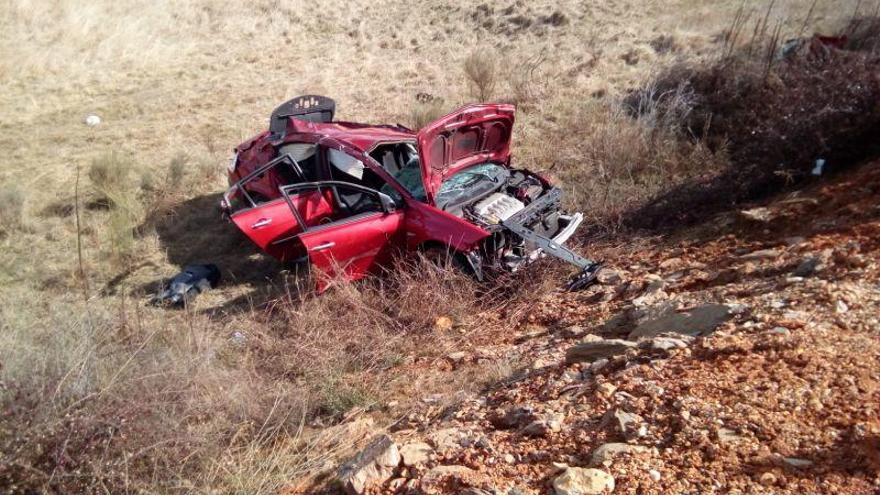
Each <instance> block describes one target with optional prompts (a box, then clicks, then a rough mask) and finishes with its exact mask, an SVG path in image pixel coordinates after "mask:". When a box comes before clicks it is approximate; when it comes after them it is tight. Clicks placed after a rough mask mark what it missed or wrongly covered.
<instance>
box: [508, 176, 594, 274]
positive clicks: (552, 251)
mask: <svg viewBox="0 0 880 495" xmlns="http://www.w3.org/2000/svg"><path fill="white" fill-rule="evenodd" d="M561 197H562V192H561V191H560V190H559V189H557V188H554V189H552V190H551V191H550V192H549V193H548V194H546V195H545V196H544V197H542V198H541V199H539V200H537V201H535V202H533V203H532V204H530V205H529V206H528V207H527V208H525V209H524V210H522V211H520V212H519V213H517V214H516V215H514V216H512V217H510V218H508V219H507V220H505V221H503V222H501V225H502V226H504V227H505V228H506V229H508V230H509V231H511V232H513V233H514V234H516V235H517V236H519V237H520V238H522V239H523V240H524V241H525V242H526V243H527V244H528V245H531V246H534V247H535V249H534V250H533V251H532V252H530V253H529V254H528V258H529V260H530V261H534V260H536V259H538V258H540V257H542V256H545V255H549V256H553V257H554V258H558V259H560V260H562V261H565V262H566V263H569V264H572V265H574V266H576V267H578V268H579V271H578V273H577V274H575V276H574V277H573V278H572V280H571V281H569V283H568V285H567V287H568V289H569V290H577V289H582V288H584V287H587V286H588V285H590V284H591V283H592V282H593V281H594V280H595V279H596V274H597V273H598V271H599V266H600V265H599V263H597V262H595V261H593V260H590V259H587V258H584V257H583V256H581V255H579V254H577V253H575V252H574V251H572V250H571V249H568V248H566V247H565V245H564V244H565V242H567V241H568V240H569V239H570V238H571V236H572V235H574V233H575V231H576V230H577V229H578V227H579V226H580V225H581V223H583V221H584V215H583V214H582V213H574V214H572V215H560V216H559V221H560V224H563V226H562V228H561V229H559V231H558V232H557V233H556V235H554V236H553V238H552V239H551V238H549V237H546V236H544V235H542V234H540V233H538V232H535V231H534V230H532V229H531V228H529V227H527V225H534V224H535V221H536V220H537V219H540V218H542V217H543V215H546V214H547V212H548V211H550V212H552V211H558V208H559V205H560V199H561Z"/></svg>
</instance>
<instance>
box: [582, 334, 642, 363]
mask: <svg viewBox="0 0 880 495" xmlns="http://www.w3.org/2000/svg"><path fill="white" fill-rule="evenodd" d="M634 347H636V343H635V342H629V341H626V340H621V339H598V340H591V341H587V342H582V343H580V344H577V345H575V346H574V347H570V348H569V349H568V351H566V352H565V362H566V363H568V364H572V363H582V362H593V361H596V360H598V359H602V358H608V357H612V356H617V355H620V354H623V353H625V352H626V351H627V350H629V349H632V348H634Z"/></svg>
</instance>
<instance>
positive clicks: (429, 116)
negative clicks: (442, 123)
mask: <svg viewBox="0 0 880 495" xmlns="http://www.w3.org/2000/svg"><path fill="white" fill-rule="evenodd" d="M444 114H445V111H444V108H443V103H442V101H438V100H437V99H431V100H429V101H424V102H422V101H419V102H416V104H415V105H413V107H412V108H411V109H410V112H409V120H410V125H411V126H412V128H413V129H415V130H419V129H421V128H423V127H425V126H426V125H428V124H430V123H431V122H433V121H435V120H437V119H439V118H440V117H442V116H443V115H444Z"/></svg>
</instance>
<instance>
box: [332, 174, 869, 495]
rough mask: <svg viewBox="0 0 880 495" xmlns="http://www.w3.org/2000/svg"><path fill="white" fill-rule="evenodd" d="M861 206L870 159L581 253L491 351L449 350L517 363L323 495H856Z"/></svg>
mask: <svg viewBox="0 0 880 495" xmlns="http://www.w3.org/2000/svg"><path fill="white" fill-rule="evenodd" d="M878 195H880V162H873V163H868V164H865V165H863V166H861V167H859V168H858V169H856V170H855V171H853V172H851V173H847V174H845V175H841V176H839V177H837V178H834V179H829V180H827V181H824V182H821V183H817V184H814V185H813V186H810V187H808V188H806V189H803V190H801V191H796V192H793V193H791V194H788V195H785V196H781V197H776V198H775V199H773V200H772V201H769V202H766V203H764V204H755V205H751V206H750V207H749V208H747V209H745V210H741V211H739V212H733V213H729V214H725V215H723V216H721V217H718V218H715V219H713V221H712V222H710V223H708V224H705V225H702V226H699V227H696V228H694V229H691V230H689V231H687V232H682V233H680V234H679V235H677V236H676V237H674V238H668V239H656V238H652V239H643V240H641V241H640V242H631V243H629V244H628V245H627V246H625V247H621V246H618V245H613V244H611V243H608V244H606V245H604V246H601V247H599V249H598V251H599V252H598V253H597V254H598V255H604V256H605V258H606V260H607V265H608V271H607V272H606V273H605V275H604V276H603V278H602V281H603V283H602V284H600V285H597V286H595V287H594V288H592V289H591V290H590V291H588V292H583V293H554V294H550V295H547V296H546V297H544V298H543V299H542V301H541V303H540V305H539V309H538V310H537V311H536V312H534V313H533V315H532V317H530V318H529V321H530V322H531V323H529V324H527V325H524V326H522V327H520V328H516V329H513V331H511V333H510V336H509V338H508V339H506V340H502V341H500V342H497V343H495V344H494V345H491V346H482V347H476V346H473V347H470V346H469V347H467V348H464V349H462V351H461V352H460V353H456V355H454V356H452V355H451V356H450V357H449V360H450V363H452V365H453V366H455V365H457V363H461V362H467V361H469V360H475V359H481V358H482V357H481V356H486V355H508V356H509V355H512V354H518V355H520V356H521V358H522V362H524V363H528V366H526V369H525V370H524V371H523V372H522V373H521V374H520V375H518V376H515V377H514V378H512V379H511V380H509V381H507V382H505V383H501V384H499V385H497V386H495V387H494V388H492V389H490V390H488V391H486V392H485V394H483V395H481V396H477V397H473V398H472V399H471V400H468V401H465V402H464V403H462V404H460V405H458V406H456V407H453V408H451V409H447V410H444V411H436V410H434V411H431V409H430V407H429V406H426V408H425V409H426V411H428V414H425V412H426V411H422V412H414V413H412V414H410V415H409V416H408V417H407V418H405V419H404V420H402V421H401V422H399V423H397V424H396V425H394V426H393V427H392V428H391V431H389V432H388V435H389V436H390V438H391V440H392V442H393V443H388V445H385V447H382V448H379V450H380V451H381V452H382V453H383V455H385V456H386V457H385V458H384V459H385V460H386V461H387V460H388V457H387V456H389V455H390V459H391V462H390V464H391V465H385V466H384V467H382V466H379V465H378V464H375V463H374V464H372V466H373V468H376V467H377V466H379V467H380V469H373V471H371V473H373V474H375V476H373V477H370V476H366V475H365V473H364V471H358V469H360V468H361V467H363V466H369V465H370V462H373V461H374V460H375V459H376V458H371V457H369V456H367V458H365V457H363V456H362V457H361V458H360V459H359V461H360V463H361V464H360V465H359V464H357V463H355V464H352V465H349V471H348V474H347V476H348V477H347V478H344V479H343V480H342V481H343V483H344V484H343V486H344V487H346V488H347V490H348V491H349V492H353V491H357V490H360V489H363V490H366V491H371V490H372V491H374V492H388V493H391V492H397V493H470V494H514V493H518V494H530V493H553V492H554V491H555V493H603V492H602V491H601V490H602V489H606V490H607V489H609V488H611V487H612V486H613V487H614V488H613V493H642V494H644V493H657V494H660V493H706V492H715V491H718V492H724V493H847V494H848V493H866V494H867V493H876V491H877V490H878V489H880V423H878V421H877V417H878V404H880V370H878V368H877V363H878V362H880V361H878V359H880V320H878V316H877V315H878V314H880V264H878V259H880V241H878V239H880V207H878V205H877V197H878ZM682 332H684V333H682ZM389 449H391V450H393V452H392V451H391V450H389ZM394 454H397V457H395V455H394ZM399 454H402V456H400V455H399ZM377 458H378V457H377ZM386 464H388V463H387V462H386ZM351 469H354V475H364V477H363V480H367V481H366V484H360V485H358V484H357V483H354V484H352V483H353V482H352V479H354V480H355V481H357V476H354V475H353V474H352V471H351ZM376 473H378V474H376ZM352 476H354V478H353V477H352ZM346 483H347V484H346Z"/></svg>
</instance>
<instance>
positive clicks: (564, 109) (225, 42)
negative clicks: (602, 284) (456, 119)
mask: <svg viewBox="0 0 880 495" xmlns="http://www.w3.org/2000/svg"><path fill="white" fill-rule="evenodd" d="M811 3H812V2H808V1H806V0H805V1H795V0H791V1H788V2H778V5H777V6H776V10H774V11H773V13H772V16H771V19H772V22H773V23H775V22H776V20H777V19H779V20H780V22H782V24H780V25H779V26H780V30H781V32H783V33H785V34H786V35H788V34H791V33H797V31H798V30H799V29H802V30H803V29H806V30H812V29H813V28H814V27H815V26H819V27H820V28H825V29H830V28H831V27H833V26H837V25H840V22H841V19H840V17H839V16H840V15H842V14H841V13H840V12H841V9H840V8H839V7H837V6H836V5H835V4H836V2H815V5H814V6H813V8H811V7H810V4H811ZM851 3H852V4H853V5H852V7H853V8H852V9H843V10H848V12H847V14H846V15H847V16H848V17H847V19H844V21H847V20H849V16H851V17H852V19H856V18H859V19H860V18H861V17H859V16H852V15H851V12H852V11H853V9H855V7H856V5H855V4H856V2H851ZM739 5H740V2H733V1H724V2H717V4H715V5H707V4H705V3H703V2H691V1H684V0H682V1H677V2H671V3H670V2H628V1H617V2H594V3H589V4H587V5H582V4H581V3H577V2H561V3H556V2H554V3H552V5H551V3H549V2H543V3H536V4H529V5H525V4H524V3H522V2H516V3H512V4H508V3H506V2H490V3H487V4H483V5H480V6H478V7H472V6H460V7H459V6H455V7H450V6H449V5H446V4H444V3H442V2H441V3H428V4H419V5H413V4H412V3H408V2H395V1H382V2H379V3H376V2H352V3H349V2H346V3H344V4H343V3H336V4H333V5H329V6H322V7H321V8H317V7H303V6H299V5H296V4H279V3H277V2H256V3H253V2H225V3H215V2H208V1H200V2H193V3H188V4H186V5H179V4H177V3H175V2H167V1H162V2H137V1H134V0H125V1H116V2H95V3H92V4H88V5H85V4H82V3H81V2H73V1H65V0H61V1H58V2H30V1H25V0H0V26H2V27H3V29H2V30H0V75H2V77H3V81H4V82H3V83H2V85H0V112H2V114H0V130H2V132H0V148H2V151H3V166H2V167H0V181H2V184H0V300H2V301H3V303H2V305H0V410H2V411H3V412H4V413H3V415H2V417H0V456H2V457H0V489H2V490H3V491H7V492H12V493H33V492H57V493H74V492H111V493H116V492H123V491H133V492H137V491H141V492H149V493H155V492H172V491H182V492H199V493H208V492H210V493H274V492H276V491H277V490H278V489H279V488H280V487H282V486H284V485H285V484H289V483H291V481H292V480H297V479H300V478H303V477H306V476H307V475H314V474H316V473H320V472H321V471H322V470H324V469H326V467H327V465H326V464H325V461H327V460H330V459H334V458H335V456H336V455H337V454H338V453H340V452H345V451H347V450H348V449H350V448H351V443H352V439H350V438H348V437H345V435H342V434H340V433H338V432H337V430H334V429H333V428H325V427H327V426H329V425H332V424H334V422H336V421H338V420H339V419H340V418H343V417H347V418H350V417H351V416H352V415H357V414H367V413H368V414H371V415H372V416H374V417H375V418H376V420H377V421H378V422H379V423H380V425H382V424H386V423H388V422H391V421H394V420H395V419H396V418H397V417H399V416H401V415H403V414H406V412H407V411H408V408H409V407H410V406H411V404H412V403H414V402H417V401H419V400H420V399H421V398H423V397H426V396H431V395H432V394H436V393H440V394H443V395H444V396H445V397H447V399H445V400H454V398H455V397H456V393H457V392H459V391H464V390H468V389H471V390H472V389H474V388H478V387H480V386H482V385H483V384H485V383H487V382H490V381H492V380H496V379H500V378H502V377H503V376H504V375H507V374H509V373H512V372H514V371H515V368H516V363H515V362H512V363H509V364H505V365H504V366H498V365H497V364H494V365H492V367H490V368H480V367H479V366H478V365H474V368H473V369H465V370H461V369H459V370H456V371H455V372H454V373H453V372H452V370H449V369H446V368H444V367H443V366H439V365H435V363H436V361H437V358H438V357H441V356H443V355H445V354H446V353H448V352H449V351H450V350H453V349H455V348H456V346H457V345H459V344H460V342H461V341H463V340H480V339H485V340H491V338H492V336H493V335H497V334H499V333H504V332H506V331H507V329H508V328H509V327H510V326H512V325H515V324H517V323H519V322H521V321H523V320H524V319H525V318H526V317H527V314H528V311H529V307H530V306H529V305H530V297H529V296H530V295H531V294H534V293H540V292H541V291H544V290H549V288H550V287H552V286H553V285H554V283H555V281H557V280H558V277H559V276H560V275H561V274H560V273H559V272H558V271H555V272H553V273H552V275H551V276H536V277H532V279H531V280H527V279H524V278H523V279H517V280H514V281H507V282H503V283H499V284H497V285H496V286H489V287H486V286H477V285H475V284H474V283H473V282H471V281H470V280H466V279H464V278H462V277H459V276H457V275H454V274H449V273H446V272H444V271H437V270H431V269H428V268H427V265H424V264H421V263H415V264H413V265H411V266H406V267H402V269H401V270H400V271H399V273H398V274H397V275H395V276H393V277H390V278H385V279H380V280H375V281H370V282H368V283H365V284H359V285H357V286H350V285H341V286H339V287H337V288H335V290H333V291H331V292H329V293H328V294H327V295H325V296H324V297H321V298H315V297H312V296H309V295H299V293H298V291H297V290H296V289H297V285H298V283H297V282H296V277H294V275H295V274H291V273H288V272H283V271H281V270H280V267H278V266H277V265H276V264H275V263H274V262H272V261H271V260H267V259H265V258H264V257H262V256H261V255H259V254H257V253H256V251H255V250H253V249H252V248H251V247H250V246H249V244H248V242H247V240H245V239H243V238H241V237H239V236H238V235H237V234H236V233H235V232H234V229H233V228H232V227H231V226H229V225H225V224H223V223H222V222H221V221H220V220H219V218H218V216H217V214H216V210H215V209H214V207H215V205H216V203H217V199H218V197H219V192H220V191H222V188H223V186H224V180H223V163H224V159H225V157H226V153H227V151H228V150H229V149H230V148H231V147H232V146H234V145H235V144H236V143H238V142H239V141H240V140H241V139H243V138H246V137H248V136H250V135H252V134H253V133H255V132H256V131H257V130H259V129H260V128H262V127H263V126H264V125H265V120H266V117H267V115H268V113H269V112H270V111H271V109H272V108H273V107H274V106H275V105H276V104H277V102H279V101H281V100H283V99H284V98H285V97H290V96H292V95H295V94H301V93H319V94H320V93H323V94H328V95H330V96H332V97H334V98H336V99H337V101H338V102H339V104H340V106H339V117H340V118H343V119H346V120H356V121H357V120H359V121H375V122H394V121H401V122H408V123H409V124H411V125H413V126H414V127H416V128H417V127H421V126H422V125H424V124H425V123H427V122H429V121H431V120H432V119H433V118H435V117H436V116H438V115H439V114H441V113H442V112H443V111H445V110H448V109H450V108H453V107H455V106H457V105H458V104H461V103H464V102H467V101H471V100H475V99H480V100H484V99H494V100H503V101H513V102H516V103H517V104H518V105H519V107H520V113H519V115H518V116H517V118H518V123H517V128H516V136H515V159H516V160H517V163H518V164H520V165H521V166H525V167H528V168H532V169H535V170H544V171H545V172H549V173H550V174H551V175H554V176H556V177H558V178H559V179H561V180H562V182H563V183H564V184H565V186H566V189H567V190H568V191H570V193H569V194H570V200H569V201H570V203H571V204H572V205H573V206H577V207H579V208H582V209H584V211H585V212H586V213H587V214H588V215H589V217H590V219H591V220H593V221H594V222H595V224H597V225H602V226H605V227H608V228H612V229H613V228H616V227H617V226H619V225H620V224H621V222H622V221H623V219H624V218H625V216H626V215H625V214H626V212H627V211H628V210H630V209H632V208H634V207H636V206H638V205H640V204H643V203H644V202H645V201H646V200H648V199H649V198H651V197H653V196H655V195H656V194H657V193H659V192H662V191H666V190H668V189H669V188H670V187H671V186H673V185H675V184H679V183H682V182H683V181H686V180H688V179H690V178H693V177H700V176H703V175H706V174H712V173H715V172H717V171H719V170H722V169H723V168H724V167H725V166H726V165H727V164H729V163H730V153H729V150H728V148H727V147H725V146H723V145H719V144H718V143H719V140H720V141H723V136H720V135H719V136H717V139H716V140H714V141H712V143H713V144H712V145H711V146H710V145H708V144H707V141H704V140H700V139H697V138H696V137H695V133H699V132H702V131H703V129H702V128H699V129H694V128H693V127H692V126H691V125H689V124H688V123H689V122H690V118H691V117H692V115H693V112H694V111H695V110H699V109H700V108H701V107H700V105H701V104H702V103H701V100H699V99H698V98H697V97H698V96H699V95H698V94H696V93H695V92H694V91H695V90H694V89H693V88H690V87H688V86H686V85H681V84H677V85H675V87H673V88H671V89H670V88H660V87H658V86H657V84H656V83H655V82H651V81H653V80H654V79H653V76H654V75H655V74H656V73H657V71H658V70H659V68H660V67H663V66H667V65H669V64H671V63H673V62H674V61H676V60H678V59H679V58H681V57H686V58H688V60H689V61H691V62H692V63H698V62H701V61H715V60H716V59H717V57H718V54H719V52H722V51H723V50H725V47H726V46H727V45H725V43H723V42H722V41H719V40H723V33H724V30H725V29H728V28H729V26H730V22H731V21H730V20H731V19H733V18H735V16H736V15H737V12H738V10H737V9H738V8H739ZM752 5H765V4H763V3H758V2H747V4H746V8H747V9H748V8H751V6H752ZM865 10H867V9H865ZM398 12H399V13H400V16H401V17H403V18H404V19H405V22H394V23H389V20H388V19H389V16H390V14H393V13H398ZM761 12H763V10H761ZM866 13H867V12H866ZM392 24H393V26H392ZM770 26H771V27H770V28H769V29H768V32H771V33H772V32H775V31H773V30H774V29H775V28H774V27H773V26H775V24H770ZM850 30H851V32H852V33H858V36H853V43H859V44H860V46H862V45H864V46H865V47H869V46H873V45H870V43H871V41H870V40H871V39H872V38H871V36H869V35H867V34H865V33H869V32H872V30H876V23H874V24H872V23H871V21H869V20H863V21H860V22H859V23H850ZM713 63H714V62H713ZM631 88H642V91H640V92H639V95H640V96H639V97H638V98H637V99H636V108H635V110H636V111H635V112H633V108H632V106H631V105H630V106H628V105H626V104H624V103H622V102H623V101H624V96H625V95H626V90H628V89H631ZM419 94H424V95H427V96H429V98H421V99H417V95H419ZM627 101H630V100H627ZM92 113H95V114H98V115H100V116H101V118H102V119H103V122H102V123H101V124H100V125H98V126H96V127H87V126H86V125H84V124H83V119H84V118H85V116H86V115H89V114H92ZM707 125H708V124H707ZM198 261H213V262H217V263H218V264H220V265H221V267H222V268H223V270H224V277H225V279H226V282H225V285H224V286H223V288H222V289H220V290H218V291H215V292H212V293H209V294H207V295H205V296H204V297H203V298H201V299H199V300H198V301H197V302H196V304H195V305H194V306H192V307H189V308H187V309H186V310H185V311H179V312H174V311H166V310H161V309H157V308H152V307H149V306H146V305H145V304H144V301H145V295H146V293H148V292H150V291H152V290H155V288H156V286H157V283H158V281H159V280H161V279H162V277H165V276H169V275H171V274H173V273H174V272H176V271H177V269H178V268H179V267H180V266H182V265H184V264H187V263H190V262H198ZM550 270H552V269H550ZM535 280H538V281H537V282H536V281H535ZM526 282H529V283H526ZM441 317H442V318H441ZM438 319H439V320H438ZM438 322H439V324H438ZM426 370H428V371H429V373H426V372H425V371H426ZM391 401H395V402H396V403H397V404H398V405H396V406H394V407H392V406H389V405H388V404H389V403H390V402H391ZM363 411H366V413H364V412H363ZM334 435H337V436H339V438H332V437H333V436H334ZM328 437H331V438H328Z"/></svg>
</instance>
